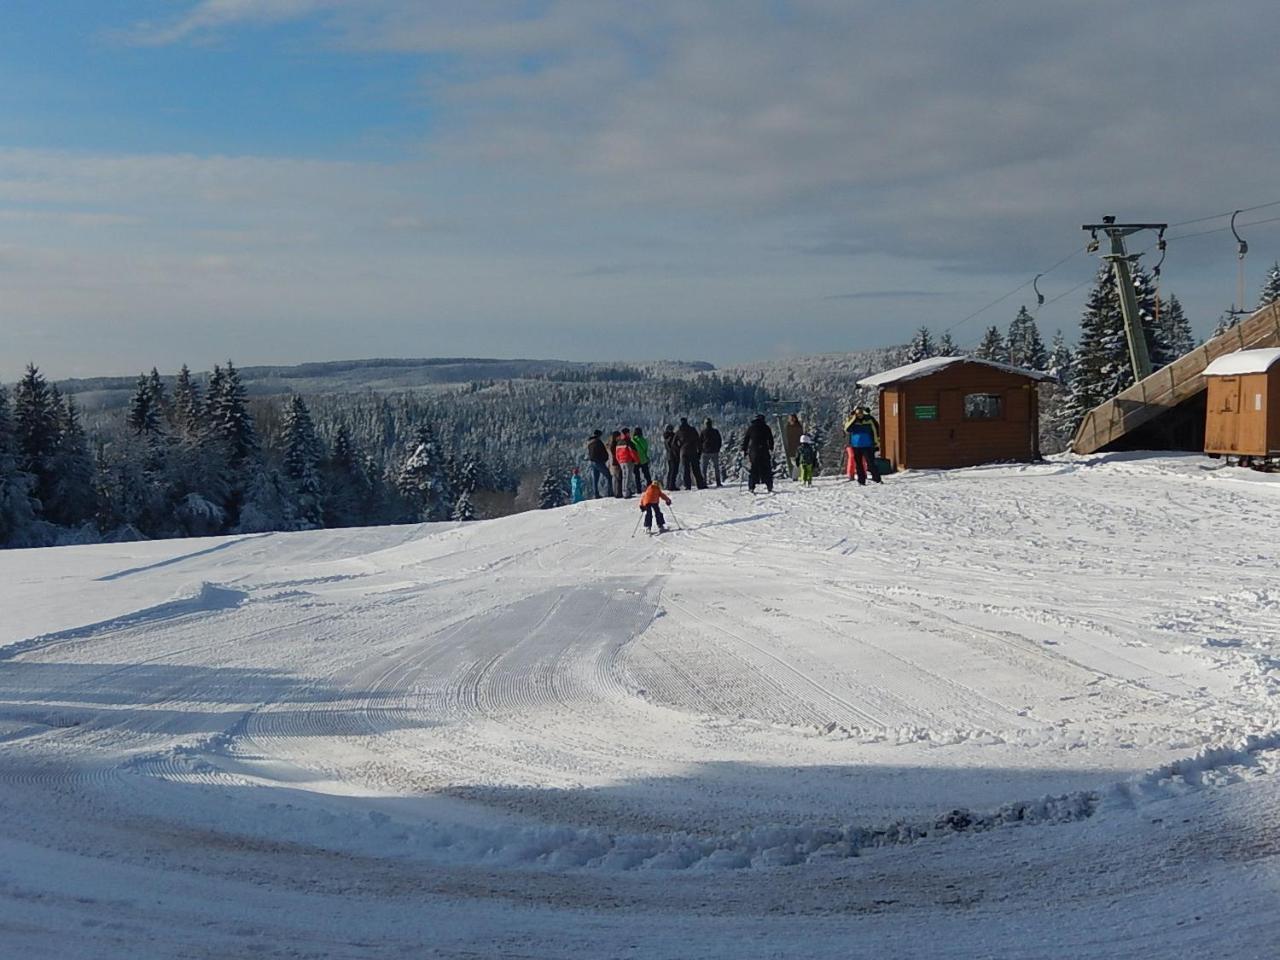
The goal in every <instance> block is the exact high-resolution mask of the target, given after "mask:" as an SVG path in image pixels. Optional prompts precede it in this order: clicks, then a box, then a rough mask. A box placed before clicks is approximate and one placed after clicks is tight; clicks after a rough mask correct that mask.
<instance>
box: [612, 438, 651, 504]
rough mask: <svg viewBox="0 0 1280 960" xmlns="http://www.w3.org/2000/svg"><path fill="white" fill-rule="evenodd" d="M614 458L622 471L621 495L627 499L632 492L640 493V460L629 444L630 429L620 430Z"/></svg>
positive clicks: (642, 488)
mask: <svg viewBox="0 0 1280 960" xmlns="http://www.w3.org/2000/svg"><path fill="white" fill-rule="evenodd" d="M615 456H616V457H617V460H618V467H619V468H620V469H621V470H622V487H623V489H622V492H623V494H624V495H626V496H627V497H628V498H629V497H631V495H632V491H635V492H636V493H642V492H643V491H644V487H642V486H640V458H639V457H638V456H637V455H636V448H635V446H634V445H632V443H631V428H630V427H623V428H622V436H620V437H619V438H618V446H617V447H616V448H615Z"/></svg>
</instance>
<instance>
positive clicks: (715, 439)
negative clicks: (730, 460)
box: [699, 417, 724, 487]
mask: <svg viewBox="0 0 1280 960" xmlns="http://www.w3.org/2000/svg"><path fill="white" fill-rule="evenodd" d="M699 439H701V441H702V476H703V479H704V480H709V479H710V478H711V477H712V475H714V476H715V478H716V486H717V487H719V486H723V485H724V477H723V476H722V475H721V472H720V448H721V447H722V446H723V445H724V440H723V439H722V438H721V436H720V431H719V430H717V429H716V428H715V425H714V424H712V422H711V418H710V417H707V419H706V421H705V422H704V423H703V426H702V433H701V434H700V436H699Z"/></svg>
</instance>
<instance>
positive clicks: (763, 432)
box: [742, 413, 773, 493]
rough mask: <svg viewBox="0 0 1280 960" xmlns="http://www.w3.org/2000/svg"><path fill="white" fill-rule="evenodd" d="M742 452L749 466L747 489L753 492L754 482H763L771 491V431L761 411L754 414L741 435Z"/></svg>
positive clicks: (754, 488) (754, 489)
mask: <svg viewBox="0 0 1280 960" xmlns="http://www.w3.org/2000/svg"><path fill="white" fill-rule="evenodd" d="M742 452H743V453H745V454H746V455H747V462H748V463H749V464H750V466H751V474H750V478H749V479H748V480H747V489H748V490H750V491H751V492H752V493H755V491H756V484H757V483H763V484H764V485H765V487H766V488H768V490H769V492H770V493H773V431H772V430H770V429H769V424H768V423H767V422H766V421H765V419H764V414H763V413H757V414H756V416H755V419H754V420H752V421H751V423H750V425H749V426H748V427H747V432H746V433H744V434H743V435H742Z"/></svg>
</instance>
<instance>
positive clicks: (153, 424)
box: [126, 369, 162, 436]
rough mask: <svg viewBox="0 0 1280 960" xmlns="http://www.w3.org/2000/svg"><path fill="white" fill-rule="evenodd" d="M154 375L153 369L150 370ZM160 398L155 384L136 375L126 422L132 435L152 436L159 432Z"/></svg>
mask: <svg viewBox="0 0 1280 960" xmlns="http://www.w3.org/2000/svg"><path fill="white" fill-rule="evenodd" d="M152 372H153V373H154V372H155V371H154V369H153V370H152ZM161 414H162V411H161V409H160V397H159V396H158V394H157V392H156V384H155V383H153V382H152V381H151V379H150V378H149V377H148V376H147V375H146V374H145V373H143V374H139V375H138V385H137V386H136V387H135V388H134V391H133V396H132V397H131V398H130V400H129V414H128V417H127V418H126V419H127V422H128V424H129V426H130V428H131V429H132V430H133V432H134V433H137V434H140V435H142V436H153V435H155V434H157V433H159V432H160V417H161Z"/></svg>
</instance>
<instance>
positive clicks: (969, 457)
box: [895, 365, 1039, 469]
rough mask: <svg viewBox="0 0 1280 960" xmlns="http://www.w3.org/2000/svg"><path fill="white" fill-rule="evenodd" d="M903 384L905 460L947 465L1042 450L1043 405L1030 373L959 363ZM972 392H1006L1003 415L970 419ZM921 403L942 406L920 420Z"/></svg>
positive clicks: (1027, 456) (914, 464)
mask: <svg viewBox="0 0 1280 960" xmlns="http://www.w3.org/2000/svg"><path fill="white" fill-rule="evenodd" d="M897 387H898V392H899V393H900V394H901V395H902V398H903V399H902V400H901V402H900V409H901V413H902V425H901V426H902V431H903V450H902V456H901V462H900V463H898V465H899V466H902V467H906V468H916V469H924V468H935V469H938V468H941V469H945V468H950V467H966V466H973V465H975V464H979V463H990V462H992V461H996V460H1032V459H1035V458H1036V457H1037V456H1038V449H1037V446H1038V444H1037V441H1036V437H1037V436H1038V433H1039V424H1038V422H1037V419H1038V415H1039V410H1038V404H1037V403H1036V402H1035V399H1034V397H1033V396H1032V394H1034V392H1035V382H1034V381H1032V380H1029V379H1028V378H1026V377H1021V376H1018V375H1017V374H1010V373H1004V372H1003V371H999V370H992V369H991V368H989V367H980V366H976V365H974V366H966V365H956V366H953V367H946V368H944V369H942V370H940V371H938V372H937V373H935V374H933V375H931V376H928V377H922V378H920V379H919V380H908V381H904V382H903V383H901V384H898V385H897ZM971 393H990V394H997V395H999V396H1001V397H1002V398H1003V404H1002V408H1003V409H1002V411H1001V416H1000V417H999V418H997V419H992V420H966V419H965V418H964V398H965V396H966V395H967V394H971ZM921 405H923V406H936V407H937V409H938V418H937V419H936V420H917V419H916V418H915V416H914V411H915V408H916V407H917V406H921ZM895 463H897V461H895Z"/></svg>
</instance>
